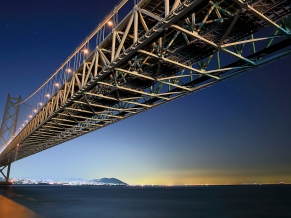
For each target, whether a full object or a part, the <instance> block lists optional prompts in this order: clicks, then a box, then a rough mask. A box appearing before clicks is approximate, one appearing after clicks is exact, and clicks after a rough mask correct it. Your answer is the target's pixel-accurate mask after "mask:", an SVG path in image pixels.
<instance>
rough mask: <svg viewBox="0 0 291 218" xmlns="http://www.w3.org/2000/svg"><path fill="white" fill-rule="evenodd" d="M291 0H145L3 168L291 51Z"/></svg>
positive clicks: (0, 159) (10, 151)
mask: <svg viewBox="0 0 291 218" xmlns="http://www.w3.org/2000/svg"><path fill="white" fill-rule="evenodd" d="M290 10H291V1H290V0H245V1H243V0H184V1H182V0H143V1H140V3H138V4H137V5H136V6H135V7H134V8H133V10H132V11H131V12H130V13H129V14H128V15H127V16H126V17H125V18H124V19H123V21H121V22H120V23H119V25H118V26H117V27H116V28H115V29H114V30H113V31H112V33H111V34H110V35H109V36H108V37H107V38H106V39H105V40H104V41H103V42H102V43H101V44H100V45H99V46H98V47H97V48H96V49H95V51H94V52H92V54H91V55H90V56H89V58H88V59H87V60H86V61H84V63H83V64H82V66H81V67H79V69H77V70H76V72H74V76H73V77H71V78H70V79H69V80H68V81H67V82H66V83H65V84H64V85H63V86H62V88H60V90H59V91H58V93H56V94H55V95H54V96H53V97H52V98H51V99H50V101H49V102H48V103H47V104H46V105H45V106H44V107H43V108H42V109H41V110H40V111H39V112H38V114H37V115H36V116H35V117H34V118H33V119H32V120H31V121H30V123H29V124H28V125H27V126H26V127H25V128H24V129H23V130H22V131H21V133H20V134H18V136H17V137H15V138H14V139H13V141H12V142H11V143H10V145H9V146H8V147H7V148H6V149H5V151H4V152H2V154H1V155H0V166H5V165H7V164H8V163H10V162H13V161H16V160H19V159H21V158H24V157H27V156H29V155H32V154H34V153H37V152H40V151H42V150H45V149H48V148H50V147H52V146H55V145H58V144H60V143H62V142H65V141H68V140H71V139H73V138H76V137H78V136H80V135H83V134H86V133H89V132H91V131H94V130H97V129H99V128H102V127H104V126H107V125H109V124H112V123H115V122H117V121H120V120H123V119H125V118H128V117H130V116H132V115H135V114H138V113H141V112H143V111H145V110H148V109H151V108H154V107H156V106H159V105H161V104H164V103H167V102H170V101H173V100H175V99H176V98H179V97H182V96H185V95H188V94H190V93H193V92H196V91H198V90H201V89H203V88H205V87H208V86H211V85H213V84H215V83H217V82H220V81H223V80H225V79H227V78H230V77H232V76H235V75H238V74H240V73H243V72H246V71H249V70H251V69H254V68H257V67H260V66H262V65H264V64H267V63H269V62H272V61H274V60H276V59H279V58H282V57H284V56H286V55H289V54H290V53H291V39H290V36H291V35H290V30H291V25H290V24H291V23H290V18H289V17H288V15H289V14H290V13H291V11H290Z"/></svg>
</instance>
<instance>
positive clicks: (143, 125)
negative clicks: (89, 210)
mask: <svg viewBox="0 0 291 218" xmlns="http://www.w3.org/2000/svg"><path fill="white" fill-rule="evenodd" d="M116 3H117V1H113V0H112V1H109V0H106V1H104V0H102V1H101V0H98V1H91V0H82V1H69V0H55V1H42V0H39V1H36V0H26V1H19V0H9V1H7V0H6V1H0V91H1V92H0V102H1V104H0V116H1V118H2V114H3V111H4V106H5V101H6V97H7V94H8V93H11V95H12V96H18V95H19V94H21V95H22V96H23V98H24V97H26V96H28V95H29V94H30V93H32V92H33V91H34V90H35V89H37V88H38V87H39V86H40V85H41V84H42V83H43V82H44V81H45V80H46V79H47V78H48V77H49V76H50V75H51V74H52V73H53V72H54V71H55V70H56V69H57V68H58V67H59V66H60V64H61V63H63V61H64V60H65V59H66V58H67V57H68V56H69V55H70V54H71V53H72V52H73V50H74V49H75V48H76V47H77V46H78V45H79V44H80V43H81V41H82V40H83V39H84V38H85V37H86V36H87V35H88V34H89V33H90V32H91V30H93V28H94V27H95V26H96V25H97V24H98V23H99V22H100V20H101V19H102V18H103V17H104V16H105V15H106V14H107V13H108V12H109V11H110V9H112V8H113V7H114V5H115V4H116ZM132 6H133V0H130V3H128V6H127V7H126V8H125V9H124V11H125V12H126V11H129V10H130V9H131V7H132ZM290 61H291V56H288V57H286V58H284V59H281V60H278V61H276V62H273V63H271V64H269V65H266V66H264V67H261V68H258V69H256V70H253V71H250V72H248V73H245V74H242V75H240V76H237V77H234V78H232V79H229V80H226V81H224V82H222V83H218V84H216V85H214V86H212V87H209V88H207V89H204V90H202V91H199V92H197V93H194V94H191V95H189V96H187V97H184V98H181V99H178V100H176V101H174V102H170V103H167V104H165V105H162V106H160V107H157V108H154V109H153V110H149V111H146V112H144V113H142V114H138V115H137V116H133V117H131V118H129V119H126V120H124V121H121V122H118V123H116V124H114V125H110V126H108V127H105V128H103V129H100V130H98V131H95V132H92V133H90V134H87V135H84V136H82V137H79V138H77V139H74V140H72V141H69V142H66V143H63V144H61V145H58V146H56V147H53V148H51V149H48V150H46V151H44V152H41V153H38V154H35V155H33V156H30V157H28V158H25V159H22V160H20V161H17V162H14V163H13V164H12V168H11V177H12V178H14V177H17V178H19V177H25V178H34V179H45V178H47V179H48V178H51V179H55V180H59V179H66V178H72V177H74V178H76V177H79V178H85V179H95V178H101V177H115V178H118V179H120V180H122V181H124V182H127V183H130V184H201V183H208V184H215V183H216V184H217V183H220V184H230V183H255V182H257V183H279V182H281V181H284V182H286V183H291V134H290V130H291V116H290V114H291V99H290V93H291V86H290V84H289V82H290V79H291V74H290V67H291V64H290Z"/></svg>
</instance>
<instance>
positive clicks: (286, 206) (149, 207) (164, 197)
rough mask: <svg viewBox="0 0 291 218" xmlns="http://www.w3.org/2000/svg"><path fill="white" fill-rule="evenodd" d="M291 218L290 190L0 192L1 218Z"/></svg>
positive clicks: (68, 189)
mask: <svg viewBox="0 0 291 218" xmlns="http://www.w3.org/2000/svg"><path fill="white" fill-rule="evenodd" d="M6 217H7V218H14V217H15V218H21V217H48V218H51V217H56V218H58V217H73V218H74V217H78V218H81V217H101V218H102V217H104V218H107V217H108V218H109V217H110V218H114V217H132V218H144V217H151V218H160V217H165V218H171V217H173V218H174V217H175V218H176V217H177V218H180V217H181V218H183V217H195V218H196V217H197V218H198V217H203V218H210V217H211V218H213V217H215V218H217V217H222V218H230V217H234V218H236V217H244V218H245V217H270V218H271V217H272V218H274V217H276V218H277V217H286V218H290V217H291V186H288V185H281V186H279V185H278V186H207V187H206V186H204V187H97V186H13V187H0V218H6Z"/></svg>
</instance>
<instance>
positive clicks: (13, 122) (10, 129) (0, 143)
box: [0, 94, 21, 182]
mask: <svg viewBox="0 0 291 218" xmlns="http://www.w3.org/2000/svg"><path fill="white" fill-rule="evenodd" d="M20 101H21V96H19V97H18V98H12V97H11V96H10V94H8V96H7V101H6V105H5V110H4V114H3V119H2V123H1V129H0V152H2V151H3V150H4V147H5V145H6V144H8V143H10V142H11V141H12V138H13V136H14V134H15V132H16V126H17V120H18V114H19V109H20V105H19V103H20ZM10 165H11V161H9V160H8V161H6V164H5V165H2V164H1V167H0V173H1V174H2V175H3V176H4V179H5V181H6V182H8V180H9V174H10ZM6 167H7V172H6V174H5V173H4V169H5V168H6Z"/></svg>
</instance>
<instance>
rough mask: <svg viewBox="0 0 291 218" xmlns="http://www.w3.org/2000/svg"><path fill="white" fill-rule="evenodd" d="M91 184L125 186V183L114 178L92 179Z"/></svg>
mask: <svg viewBox="0 0 291 218" xmlns="http://www.w3.org/2000/svg"><path fill="white" fill-rule="evenodd" d="M91 181H92V182H100V183H106V184H124V185H127V184H126V183H125V182H122V181H120V180H119V179H116V178H102V179H93V180H91Z"/></svg>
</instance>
